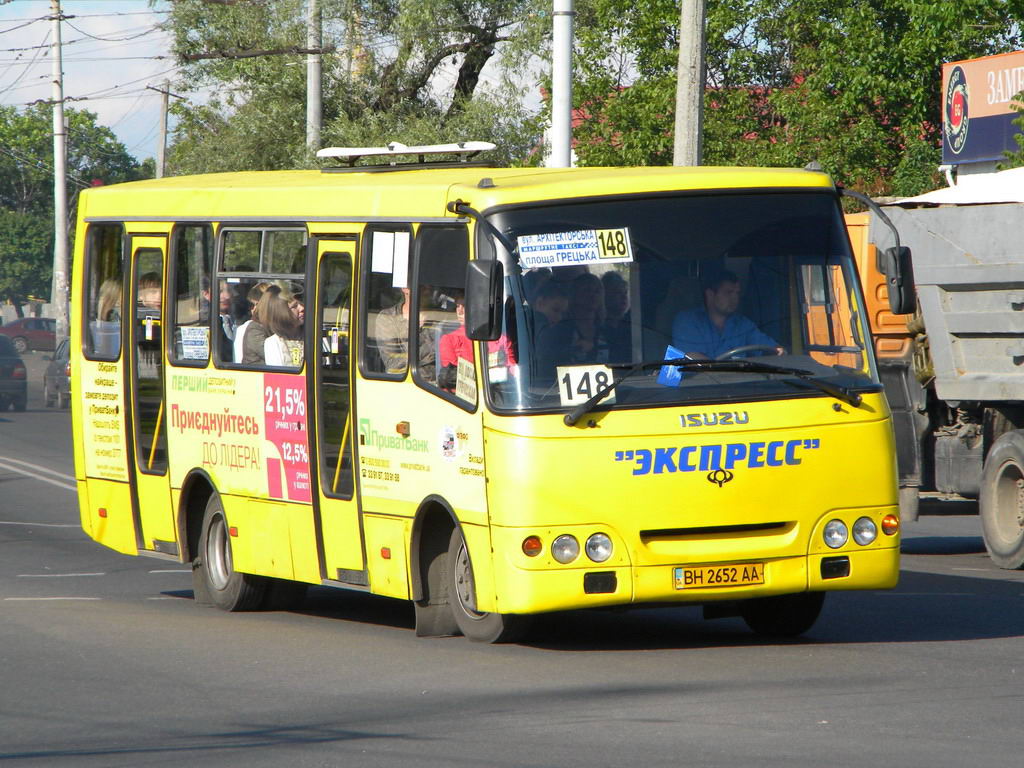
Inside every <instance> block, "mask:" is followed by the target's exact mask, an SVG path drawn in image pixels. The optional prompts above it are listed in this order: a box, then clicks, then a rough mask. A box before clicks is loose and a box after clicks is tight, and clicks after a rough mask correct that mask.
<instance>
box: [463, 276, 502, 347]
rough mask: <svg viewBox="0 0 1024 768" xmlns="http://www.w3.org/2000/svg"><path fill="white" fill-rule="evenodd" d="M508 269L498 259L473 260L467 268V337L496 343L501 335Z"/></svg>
mask: <svg viewBox="0 0 1024 768" xmlns="http://www.w3.org/2000/svg"><path fill="white" fill-rule="evenodd" d="M504 277H505V274H504V269H502V266H501V262H500V261H498V260H496V259H490V260H487V261H480V260H476V261H471V262H469V264H468V265H467V269H466V336H468V337H469V338H470V339H473V341H494V340H495V339H497V338H498V337H499V336H501V308H502V303H503V302H504V297H503V295H502V294H503V291H502V285H503V284H504Z"/></svg>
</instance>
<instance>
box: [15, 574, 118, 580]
mask: <svg viewBox="0 0 1024 768" xmlns="http://www.w3.org/2000/svg"><path fill="white" fill-rule="evenodd" d="M106 575H107V574H105V573H19V574H18V578H19V579H66V578H75V577H77V576H106Z"/></svg>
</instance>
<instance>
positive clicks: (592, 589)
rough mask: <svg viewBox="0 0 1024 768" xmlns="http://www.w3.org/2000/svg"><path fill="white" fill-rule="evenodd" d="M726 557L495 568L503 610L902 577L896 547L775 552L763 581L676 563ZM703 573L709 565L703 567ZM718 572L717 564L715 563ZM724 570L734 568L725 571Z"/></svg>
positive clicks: (858, 585) (689, 599)
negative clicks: (706, 580)
mask: <svg viewBox="0 0 1024 768" xmlns="http://www.w3.org/2000/svg"><path fill="white" fill-rule="evenodd" d="M751 565H755V564H754V563H750V562H749V561H748V562H746V563H744V562H736V563H733V562H730V563H708V564H686V565H685V566H683V565H682V564H680V565H649V566H639V567H638V566H630V565H625V566H622V565H616V566H610V567H604V568H603V567H601V566H599V565H596V564H590V565H589V567H586V568H580V567H575V568H573V567H565V568H544V569H536V570H532V569H531V570H527V569H523V568H516V567H514V566H506V567H505V568H499V569H498V570H497V572H496V573H495V574H494V576H495V581H496V587H497V589H496V593H497V594H498V595H501V600H500V603H499V604H498V605H497V606H496V609H497V610H498V611H499V612H501V613H544V612H549V611H562V610H573V609H578V608H599V607H605V606H622V605H631V604H646V603H676V604H699V603H708V602H717V601H734V600H747V599H751V598H757V597H768V596H771V595H783V594H793V593H798V592H805V591H832V590H868V589H890V588H892V587H894V586H895V585H896V583H897V581H898V579H899V548H898V547H886V548H874V549H863V550H850V551H844V552H839V553H828V554H811V555H801V556H796V557H785V558H775V559H771V560H767V561H764V562H763V571H762V572H761V573H760V576H761V578H762V583H756V584H746V585H716V586H703V585H700V584H696V585H694V584H690V585H686V584H684V583H683V582H684V581H685V580H684V579H683V578H682V577H681V573H680V572H679V571H678V570H677V569H679V568H682V567H685V568H687V569H693V568H699V567H701V566H704V567H706V568H717V569H720V568H723V567H728V568H733V567H735V568H737V572H738V573H742V572H743V570H744V566H748V567H749V566H751ZM704 573H709V572H707V571H705V572H704ZM715 573H721V571H715ZM727 573H733V575H734V576H735V573H736V572H732V571H729V572H727Z"/></svg>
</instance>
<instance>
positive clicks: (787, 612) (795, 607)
mask: <svg viewBox="0 0 1024 768" xmlns="http://www.w3.org/2000/svg"><path fill="white" fill-rule="evenodd" d="M824 603H825V593H824V592H801V593H799V594H796V595H778V596H776V597H761V598H757V599H756V600H748V601H746V602H745V603H743V605H741V606H740V615H741V616H742V617H743V620H744V621H745V622H746V623H747V626H748V627H750V629H751V630H753V631H754V632H755V633H757V634H759V635H765V636H767V637H796V636H797V635H802V634H803V633H804V632H806V631H807V630H809V629H810V628H811V627H813V626H814V622H816V621H817V620H818V616H819V615H820V614H821V606H822V605H824Z"/></svg>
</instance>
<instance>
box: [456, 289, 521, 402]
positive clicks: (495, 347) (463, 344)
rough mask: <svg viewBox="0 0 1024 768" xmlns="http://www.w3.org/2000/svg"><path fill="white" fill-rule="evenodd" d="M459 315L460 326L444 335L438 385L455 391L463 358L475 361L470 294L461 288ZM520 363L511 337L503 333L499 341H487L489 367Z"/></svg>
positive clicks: (457, 304) (457, 295) (458, 305)
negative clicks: (469, 330) (468, 329)
mask: <svg viewBox="0 0 1024 768" xmlns="http://www.w3.org/2000/svg"><path fill="white" fill-rule="evenodd" d="M454 299H455V316H456V317H457V318H458V321H459V327H458V328H456V329H455V330H454V331H452V332H451V333H446V334H445V335H444V336H442V337H441V348H440V358H441V359H440V364H441V367H440V372H439V373H438V386H440V387H441V388H442V389H447V390H449V391H455V384H456V380H457V376H458V365H459V359H460V358H461V359H463V360H468V361H469V362H471V363H472V362H474V361H475V359H476V356H475V354H474V352H473V345H474V342H473V341H472V340H471V339H470V338H469V337H468V336H466V297H465V295H464V293H463V292H461V291H459V292H457V293H456V294H455V296H454ZM515 364H516V356H515V352H514V351H513V350H512V345H511V344H510V343H509V340H508V338H507V337H505V336H502V337H501V338H499V339H497V340H496V341H489V342H487V367H488V368H500V369H505V370H507V369H508V368H510V367H511V366H514V365H515Z"/></svg>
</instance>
